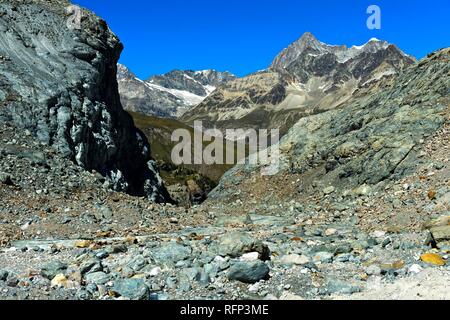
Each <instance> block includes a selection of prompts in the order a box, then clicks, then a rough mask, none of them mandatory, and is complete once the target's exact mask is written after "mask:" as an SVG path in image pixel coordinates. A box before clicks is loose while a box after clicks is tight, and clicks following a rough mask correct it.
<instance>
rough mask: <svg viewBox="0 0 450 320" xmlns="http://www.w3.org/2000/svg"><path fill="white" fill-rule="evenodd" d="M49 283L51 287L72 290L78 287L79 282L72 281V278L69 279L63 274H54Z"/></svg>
mask: <svg viewBox="0 0 450 320" xmlns="http://www.w3.org/2000/svg"><path fill="white" fill-rule="evenodd" d="M50 285H51V287H53V288H54V287H57V288H65V289H68V290H74V289H78V288H79V287H80V284H79V282H76V281H73V280H69V279H67V278H66V276H65V275H63V274H58V275H56V276H55V277H54V278H53V279H52V281H51V283H50Z"/></svg>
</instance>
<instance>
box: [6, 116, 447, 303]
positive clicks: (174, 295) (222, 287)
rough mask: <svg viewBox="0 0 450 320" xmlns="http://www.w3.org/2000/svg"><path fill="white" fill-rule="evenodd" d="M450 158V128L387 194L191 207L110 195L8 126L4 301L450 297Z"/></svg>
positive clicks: (329, 194)
mask: <svg viewBox="0 0 450 320" xmlns="http://www.w3.org/2000/svg"><path fill="white" fill-rule="evenodd" d="M449 151H450V127H449V125H448V124H447V125H446V126H444V127H443V128H442V129H441V130H440V131H439V132H437V133H436V134H435V135H434V136H433V137H430V139H429V140H428V141H424V143H423V146H422V154H421V157H422V158H423V160H424V161H422V163H423V164H422V165H421V166H419V167H418V168H417V174H415V175H411V176H409V177H407V178H405V179H403V180H400V181H395V182H386V185H385V192H382V193H377V192H373V193H371V192H368V193H366V192H361V194H360V195H358V196H356V197H349V198H340V197H334V196H333V191H332V190H324V191H321V192H318V193H317V194H316V195H315V196H312V197H308V198H302V197H300V196H293V193H289V192H287V191H289V190H288V189H289V188H291V187H289V188H287V189H285V192H284V193H281V192H280V194H278V197H277V198H276V199H277V202H276V204H275V203H274V204H270V203H269V204H267V205H259V206H258V205H256V204H255V203H256V202H257V201H258V198H257V195H258V190H257V188H256V189H254V190H253V192H254V196H253V197H249V198H248V199H249V200H248V203H241V202H239V201H237V202H235V203H229V204H226V205H222V204H215V203H214V202H212V201H207V202H206V203H205V204H204V205H202V206H198V207H194V208H190V209H185V208H180V207H175V206H172V205H156V204H150V203H149V202H148V201H147V200H146V199H144V198H135V197H131V196H128V195H125V194H122V193H116V192H112V191H109V185H108V183H107V182H106V181H105V180H104V179H103V178H102V177H101V176H99V175H97V174H95V173H89V172H85V171H83V170H82V169H81V168H79V167H77V166H74V165H73V164H72V163H71V162H70V161H68V160H63V159H62V158H60V157H59V156H58V155H57V154H56V153H55V152H54V151H53V150H52V149H51V148H49V147H46V146H43V145H41V144H39V143H38V142H36V141H35V140H34V139H33V138H31V137H30V135H29V134H28V133H27V132H26V131H25V132H20V131H18V130H16V129H15V128H13V127H9V126H4V125H3V126H1V127H0V160H1V161H0V172H1V175H0V178H1V179H0V198H1V204H0V240H1V249H0V299H100V300H104V299H155V300H164V299H287V300H296V299H449V298H450V293H449V292H450V291H449V290H448V289H449V286H450V265H449V264H448V263H447V259H448V258H449V253H450V246H449V243H448V241H449V240H450V225H449V221H450V211H449V210H450V161H449V154H450V152H449ZM280 179H281V178H280ZM283 179H286V181H285V185H289V186H292V191H294V190H295V189H296V188H298V187H299V186H298V182H297V179H298V178H297V177H295V176H294V175H292V176H286V177H284V178H283ZM257 185H258V184H256V186H257ZM273 191H274V192H276V190H273ZM236 192H237V193H239V192H240V191H239V190H236ZM242 192H243V191H242ZM283 195H284V197H283ZM296 198H297V200H295V199H296ZM252 201H254V203H253V202H252Z"/></svg>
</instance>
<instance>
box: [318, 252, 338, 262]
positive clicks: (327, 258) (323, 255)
mask: <svg viewBox="0 0 450 320" xmlns="http://www.w3.org/2000/svg"><path fill="white" fill-rule="evenodd" d="M333 257H334V254H332V253H330V252H317V253H316V254H315V255H314V256H313V262H314V263H318V262H320V263H331V262H332V261H333Z"/></svg>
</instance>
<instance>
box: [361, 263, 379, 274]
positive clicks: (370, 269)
mask: <svg viewBox="0 0 450 320" xmlns="http://www.w3.org/2000/svg"><path fill="white" fill-rule="evenodd" d="M365 272H366V274H367V275H369V276H379V275H380V274H381V268H380V267H379V266H377V265H376V264H372V265H370V266H368V267H367V268H366V269H365Z"/></svg>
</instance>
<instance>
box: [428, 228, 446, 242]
mask: <svg viewBox="0 0 450 320" xmlns="http://www.w3.org/2000/svg"><path fill="white" fill-rule="evenodd" d="M430 232H431V235H432V236H433V239H434V240H435V241H437V242H438V243H439V242H444V241H450V225H446V226H439V227H434V228H431V229H430Z"/></svg>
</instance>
